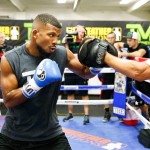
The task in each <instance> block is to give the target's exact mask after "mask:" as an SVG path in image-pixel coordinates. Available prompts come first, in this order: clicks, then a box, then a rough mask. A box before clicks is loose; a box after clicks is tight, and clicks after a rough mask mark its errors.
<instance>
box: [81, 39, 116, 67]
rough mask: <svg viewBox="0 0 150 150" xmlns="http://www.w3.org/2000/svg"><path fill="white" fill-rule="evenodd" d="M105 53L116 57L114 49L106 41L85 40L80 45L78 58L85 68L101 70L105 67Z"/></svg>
mask: <svg viewBox="0 0 150 150" xmlns="http://www.w3.org/2000/svg"><path fill="white" fill-rule="evenodd" d="M106 51H107V52H109V53H110V54H112V55H114V56H118V52H117V50H116V48H115V47H114V46H113V45H111V44H109V43H108V42H107V41H103V40H99V39H96V38H94V39H93V38H86V39H84V40H83V42H82V43H81V45H80V48H79V52H78V58H79V61H80V62H81V63H82V64H83V65H85V66H88V67H94V68H101V67H103V66H105V63H104V59H105V54H106Z"/></svg>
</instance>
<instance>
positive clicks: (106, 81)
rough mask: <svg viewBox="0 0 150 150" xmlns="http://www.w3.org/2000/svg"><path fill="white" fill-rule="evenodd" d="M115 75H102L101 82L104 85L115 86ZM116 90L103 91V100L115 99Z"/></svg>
mask: <svg viewBox="0 0 150 150" xmlns="http://www.w3.org/2000/svg"><path fill="white" fill-rule="evenodd" d="M114 76H115V75H114V73H105V74H102V76H101V78H100V81H101V82H102V85H114ZM113 93H114V90H101V98H102V99H110V98H112V97H113Z"/></svg>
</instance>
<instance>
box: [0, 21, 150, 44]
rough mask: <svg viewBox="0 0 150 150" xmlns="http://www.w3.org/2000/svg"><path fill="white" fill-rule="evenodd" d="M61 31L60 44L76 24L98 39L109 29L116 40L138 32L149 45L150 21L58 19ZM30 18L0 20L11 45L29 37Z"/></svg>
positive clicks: (2, 30) (141, 40) (140, 38)
mask: <svg viewBox="0 0 150 150" xmlns="http://www.w3.org/2000/svg"><path fill="white" fill-rule="evenodd" d="M60 22H61V23H62V33H61V36H60V37H59V39H58V44H61V40H62V38H63V37H64V36H65V33H66V32H74V31H75V26H76V25H83V26H85V27H86V29H87V34H86V36H94V37H96V38H99V39H106V37H107V34H108V33H109V32H111V31H113V32H115V33H116V40H117V41H124V39H122V36H124V35H126V33H127V32H129V31H130V32H133V31H136V32H138V35H139V41H140V42H141V43H144V44H146V45H150V21H77V20H72V21H70V20H69V21H67V20H65V21H64V20H63V21H60ZM31 29H32V20H0V32H3V33H5V34H6V37H7V40H8V43H9V44H11V45H13V46H20V45H22V44H24V43H26V42H27V41H29V39H30V32H31Z"/></svg>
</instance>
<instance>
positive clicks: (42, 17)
mask: <svg viewBox="0 0 150 150" xmlns="http://www.w3.org/2000/svg"><path fill="white" fill-rule="evenodd" d="M36 21H39V22H41V23H43V24H44V25H46V24H51V25H53V26H55V27H57V28H62V25H61V23H60V22H59V21H58V20H57V19H56V18H55V17H54V16H53V15H51V14H48V13H44V14H39V15H37V16H36V18H35V19H34V21H33V24H34V22H36Z"/></svg>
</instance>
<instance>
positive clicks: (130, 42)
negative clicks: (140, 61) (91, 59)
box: [114, 32, 150, 120]
mask: <svg viewBox="0 0 150 150" xmlns="http://www.w3.org/2000/svg"><path fill="white" fill-rule="evenodd" d="M123 37H124V38H126V40H127V43H124V42H117V43H115V45H114V46H115V47H116V48H117V50H118V53H119V57H127V58H128V59H133V58H134V57H144V58H148V57H149V51H148V47H147V45H145V44H143V43H139V37H138V34H137V32H128V33H127V35H126V36H123ZM121 48H127V51H120V50H121ZM135 86H136V88H137V89H138V90H139V91H141V92H142V93H144V94H145V95H147V96H148V97H150V92H149V91H150V83H149V82H146V81H142V82H139V81H136V80H135ZM135 106H136V107H140V109H141V110H142V113H143V115H144V116H145V117H146V119H147V120H149V112H148V105H147V104H146V103H145V102H144V101H143V100H142V99H141V98H140V97H139V96H137V95H135Z"/></svg>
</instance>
